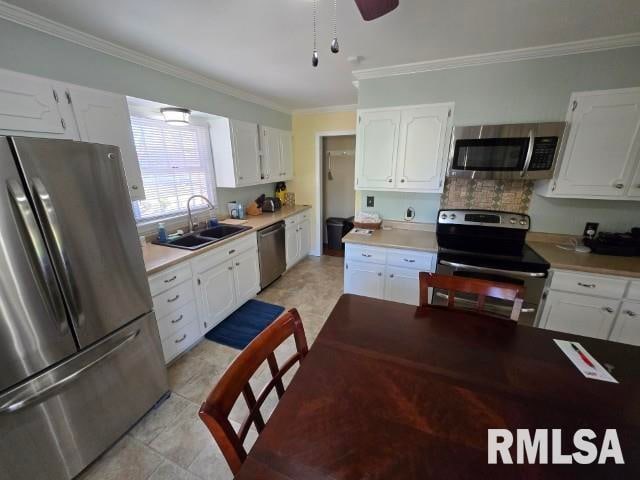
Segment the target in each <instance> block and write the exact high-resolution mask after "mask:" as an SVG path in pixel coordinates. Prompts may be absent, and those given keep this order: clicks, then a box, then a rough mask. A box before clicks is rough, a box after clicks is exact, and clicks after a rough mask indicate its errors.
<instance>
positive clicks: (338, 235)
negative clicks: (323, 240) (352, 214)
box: [327, 217, 345, 250]
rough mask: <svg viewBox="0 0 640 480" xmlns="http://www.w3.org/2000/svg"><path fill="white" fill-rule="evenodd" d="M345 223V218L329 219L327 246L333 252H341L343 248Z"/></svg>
mask: <svg viewBox="0 0 640 480" xmlns="http://www.w3.org/2000/svg"><path fill="white" fill-rule="evenodd" d="M344 223H345V220H344V218H338V217H331V218H327V244H328V245H329V248H330V249H331V250H340V249H341V248H342V236H343V232H344Z"/></svg>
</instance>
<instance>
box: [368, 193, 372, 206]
mask: <svg viewBox="0 0 640 480" xmlns="http://www.w3.org/2000/svg"><path fill="white" fill-rule="evenodd" d="M367 207H373V196H370V195H367Z"/></svg>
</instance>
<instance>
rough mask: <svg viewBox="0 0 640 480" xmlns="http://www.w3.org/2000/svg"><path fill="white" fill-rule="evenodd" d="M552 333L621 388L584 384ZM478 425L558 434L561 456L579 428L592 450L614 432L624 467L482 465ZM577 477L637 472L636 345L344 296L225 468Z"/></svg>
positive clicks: (337, 474) (639, 403) (324, 475)
mask: <svg viewBox="0 0 640 480" xmlns="http://www.w3.org/2000/svg"><path fill="white" fill-rule="evenodd" d="M303 321H304V319H303ZM579 321H580V319H579V318H576V322H579ZM553 339H565V340H574V341H577V342H579V343H580V344H581V345H582V346H583V347H584V348H585V349H587V351H588V352H589V353H590V354H591V355H593V357H594V358H596V359H597V360H598V361H599V362H600V363H602V364H603V365H605V364H606V365H607V366H609V367H610V368H611V369H612V370H611V371H612V374H613V376H614V377H615V378H616V379H617V380H618V382H619V383H608V382H603V381H597V380H591V379H587V378H585V377H584V376H583V375H582V374H581V373H580V372H579V371H578V370H577V369H576V367H575V366H574V365H573V364H572V363H571V362H570V361H569V359H568V358H567V357H566V356H565V355H564V354H563V353H562V351H561V350H560V349H559V348H558V346H557V345H556V344H555V342H554V341H553ZM490 428H506V429H509V430H510V431H511V432H512V433H513V434H514V436H515V435H516V429H518V428H523V429H554V428H555V429H562V440H563V443H562V447H561V448H562V451H563V452H564V453H567V452H569V453H570V452H573V451H575V448H574V447H573V441H572V439H573V434H574V432H575V431H576V430H577V429H580V428H590V429H592V430H594V432H595V433H596V434H597V438H596V440H595V444H596V446H597V447H598V449H600V442H601V441H602V436H603V433H604V429H610V428H615V429H616V430H617V435H618V438H619V440H620V445H621V449H622V454H623V456H624V460H625V464H624V465H616V464H614V463H613V461H612V459H609V461H608V462H607V463H605V464H604V465H598V464H591V465H578V464H573V465H540V464H533V465H528V464H520V465H517V464H514V465H504V464H498V465H490V464H488V457H487V450H488V446H487V442H488V440H487V438H488V433H487V431H488V429H490ZM531 432H532V433H531V434H532V435H533V430H531ZM549 437H551V434H550V432H549ZM511 452H512V456H513V459H514V462H515V460H516V454H515V448H513V449H512V450H511ZM549 460H551V446H550V448H549ZM578 477H579V478H618V479H625V478H640V347H634V346H630V345H624V344H621V343H615V342H608V341H604V340H597V339H592V338H587V337H580V336H576V335H569V334H564V333H559V332H554V331H550V330H544V329H538V328H533V327H526V326H522V325H518V324H517V323H516V322H513V321H510V320H502V319H497V318H493V317H487V316H483V315H478V314H474V313H462V312H457V311H455V312H454V311H447V310H445V309H432V308H425V307H412V306H409V305H403V304H399V303H394V302H387V301H382V300H376V299H371V298H366V297H360V296H355V295H343V296H342V297H341V298H340V300H339V301H338V303H337V304H336V306H335V308H334V310H333V312H332V313H331V315H330V316H329V318H328V320H327V321H326V323H325V325H324V326H323V328H322V330H321V332H320V334H319V335H318V337H317V339H316V341H315V343H314V344H313V346H312V347H311V349H310V351H309V354H308V356H307V357H306V358H305V360H304V362H303V364H302V365H301V366H300V368H299V370H298V372H297V373H296V375H295V377H294V378H293V380H292V382H291V384H290V385H289V388H288V389H287V391H286V392H285V394H284V396H283V398H282V399H281V401H280V403H279V404H278V406H277V408H276V409H275V411H274V412H273V414H272V416H271V418H270V419H269V421H268V422H267V426H266V428H265V429H264V430H263V432H262V433H261V435H260V437H259V438H258V440H257V441H256V443H255V445H254V446H253V448H252V450H251V451H250V453H249V455H248V457H247V459H246V461H245V463H244V464H243V466H242V468H241V470H240V471H239V473H238V475H237V476H236V478H237V479H238V480H247V479H262V480H285V479H318V480H319V479H426V478H435V479H454V478H456V479H457V478H478V479H480V478H578Z"/></svg>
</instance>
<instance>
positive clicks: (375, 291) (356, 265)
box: [344, 261, 385, 298]
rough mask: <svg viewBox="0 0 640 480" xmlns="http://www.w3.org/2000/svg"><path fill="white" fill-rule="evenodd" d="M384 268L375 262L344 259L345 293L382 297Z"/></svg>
mask: <svg viewBox="0 0 640 480" xmlns="http://www.w3.org/2000/svg"><path fill="white" fill-rule="evenodd" d="M384 268H385V267H384V265H378V264H375V263H366V262H352V261H345V266H344V291H345V293H353V294H354V295H362V296H364V297H372V298H384Z"/></svg>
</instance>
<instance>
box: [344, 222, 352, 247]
mask: <svg viewBox="0 0 640 480" xmlns="http://www.w3.org/2000/svg"><path fill="white" fill-rule="evenodd" d="M353 219H354V217H349V218H345V220H344V228H343V229H342V236H343V237H344V236H345V235H346V234H347V233H349V232H350V231H351V230H353ZM343 245H344V244H343Z"/></svg>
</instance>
